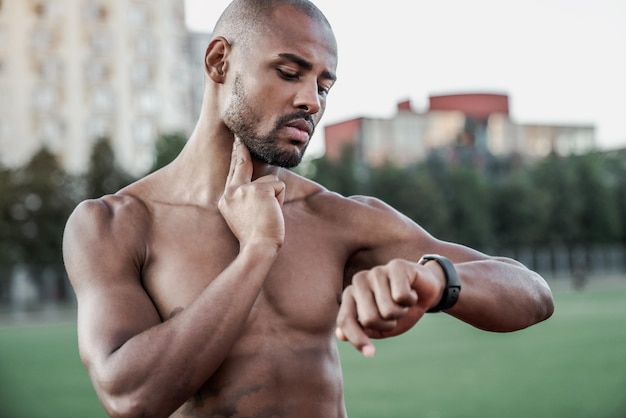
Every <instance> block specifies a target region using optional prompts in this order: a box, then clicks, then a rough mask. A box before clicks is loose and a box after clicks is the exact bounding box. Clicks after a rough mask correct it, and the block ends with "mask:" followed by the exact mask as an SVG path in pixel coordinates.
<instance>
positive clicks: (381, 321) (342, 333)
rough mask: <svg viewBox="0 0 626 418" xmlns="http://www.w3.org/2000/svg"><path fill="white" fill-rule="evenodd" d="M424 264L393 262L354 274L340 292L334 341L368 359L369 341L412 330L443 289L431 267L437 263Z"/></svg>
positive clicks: (440, 278) (371, 351) (371, 350)
mask: <svg viewBox="0 0 626 418" xmlns="http://www.w3.org/2000/svg"><path fill="white" fill-rule="evenodd" d="M428 264H429V266H428V267H426V266H425V265H421V264H419V263H414V262H410V261H407V260H400V259H397V260H392V261H390V262H389V263H387V264H386V265H384V266H378V267H374V268H373V269H371V270H364V271H360V272H358V273H357V274H355V275H354V277H353V278H352V284H351V285H350V286H348V287H346V289H345V290H344V292H343V297H342V301H341V308H340V309H339V314H338V315H337V330H336V335H337V338H339V339H340V340H343V341H349V342H350V343H351V344H352V345H353V346H354V347H355V348H356V349H357V350H359V351H360V352H361V353H362V354H363V355H364V356H366V357H372V356H374V352H375V349H374V345H373V344H372V342H371V340H370V338H387V337H393V336H395V335H399V334H402V333H403V332H405V331H407V330H408V329H410V328H411V327H413V325H415V323H417V321H419V319H420V318H421V317H422V316H423V315H424V313H425V312H426V311H427V310H428V309H430V307H432V306H434V305H435V304H436V303H437V302H438V301H439V298H441V294H442V291H443V288H444V286H445V278H444V277H443V272H442V271H441V270H440V268H439V267H438V266H436V267H434V266H433V265H436V264H437V263H428ZM431 266H433V267H434V268H433V269H432V270H431V268H430V267H431ZM435 268H438V269H439V272H438V271H437V270H435Z"/></svg>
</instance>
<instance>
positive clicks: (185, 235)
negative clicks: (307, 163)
mask: <svg viewBox="0 0 626 418" xmlns="http://www.w3.org/2000/svg"><path fill="white" fill-rule="evenodd" d="M188 212H189V213H187V214H182V215H181V214H180V213H178V214H177V216H175V217H174V216H170V214H168V213H167V212H166V213H163V214H159V213H157V216H156V218H155V222H154V226H153V228H152V230H151V231H150V234H149V240H148V242H147V247H148V252H147V253H148V256H147V259H146V260H145V264H144V269H143V284H144V287H145V289H146V291H147V292H148V294H149V295H150V297H151V298H152V300H153V302H154V304H155V306H156V308H157V309H158V311H159V313H160V315H161V318H162V319H163V320H166V319H168V318H170V317H171V316H172V315H173V314H175V313H176V312H177V311H179V310H181V309H185V308H186V307H187V306H189V305H190V304H191V303H193V301H194V300H195V299H196V298H197V297H198V295H199V294H200V293H201V292H203V291H204V290H205V289H206V288H207V287H208V286H209V285H210V284H211V282H212V281H213V280H215V279H216V278H217V277H218V276H219V275H220V273H221V272H222V271H223V270H224V269H226V267H228V265H229V264H230V263H231V262H232V261H233V260H234V259H235V258H236V257H237V254H238V251H239V243H238V242H237V240H236V238H235V237H234V236H233V235H232V233H231V232H230V230H229V229H228V226H227V225H226V224H225V223H224V221H223V219H222V218H221V216H219V214H218V213H203V212H200V211H198V210H189V211H188ZM159 215H160V216H159ZM185 215H186V216H185ZM285 230H286V237H285V242H284V244H283V247H282V248H281V250H280V253H279V256H278V258H277V259H276V261H275V263H274V265H273V267H272V269H271V271H270V272H269V274H268V275H267V277H266V280H265V282H264V285H263V286H262V289H261V290H260V292H259V294H258V297H257V300H256V302H255V304H254V306H253V310H252V312H251V314H250V319H249V322H250V323H255V325H257V324H282V326H285V327H288V328H290V329H297V330H301V331H304V332H315V333H317V332H323V333H325V332H328V331H330V330H331V329H332V328H333V327H334V324H335V319H336V314H337V311H338V307H339V304H338V301H339V299H340V295H341V292H342V290H343V289H342V287H343V273H344V267H345V263H346V260H347V258H348V254H347V251H346V249H345V245H343V244H342V243H341V241H340V240H338V239H336V234H335V232H336V230H333V226H332V225H329V224H327V223H326V222H325V221H324V220H323V219H319V218H317V217H316V216H315V215H314V214H311V213H307V212H303V211H299V210H289V209H286V210H285ZM240 283H241V285H242V286H244V285H245V278H241V281H240ZM216 315H219V313H217V312H216Z"/></svg>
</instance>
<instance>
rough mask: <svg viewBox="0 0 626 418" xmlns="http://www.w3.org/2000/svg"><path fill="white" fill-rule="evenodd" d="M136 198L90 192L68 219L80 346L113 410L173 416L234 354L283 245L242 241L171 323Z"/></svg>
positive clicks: (67, 253) (67, 239) (112, 412)
mask: <svg viewBox="0 0 626 418" xmlns="http://www.w3.org/2000/svg"><path fill="white" fill-rule="evenodd" d="M113 199H117V197H115V198H113ZM131 205H132V204H131ZM135 205H137V204H135ZM127 206H128V205H127V204H121V205H120V204H116V203H115V202H114V203H113V204H111V202H107V201H106V200H103V199H100V200H93V201H87V202H84V203H82V204H81V205H79V206H78V207H77V209H76V210H75V211H74V213H73V214H72V216H71V217H70V219H69V220H68V224H67V227H66V231H65V234H64V259H65V264H66V269H67V271H68V274H69V276H70V279H71V281H72V285H73V286H74V289H75V292H76V296H77V299H78V337H79V346H80V354H81V358H82V360H83V362H84V364H85V366H86V368H87V370H88V372H89V375H90V377H91V379H92V382H93V385H94V387H95V389H96V392H97V394H98V396H99V398H100V400H101V402H102V404H103V405H104V407H105V409H106V410H107V412H108V413H109V414H110V415H111V416H151V417H157V416H169V415H170V414H171V413H172V412H173V411H175V410H176V409H177V408H178V407H179V406H180V405H181V404H182V403H184V402H185V401H186V400H187V399H188V398H189V397H190V396H191V395H193V393H194V392H195V391H197V390H198V389H199V388H200V387H201V386H202V384H203V383H204V382H205V381H206V380H207V379H208V378H209V377H210V376H211V375H212V374H213V372H214V371H215V370H216V369H217V368H218V367H219V365H220V364H221V362H222V361H223V359H224V358H225V356H226V355H227V353H228V351H229V350H230V348H231V346H232V344H233V342H234V341H235V339H236V337H237V335H238V333H239V330H240V329H241V327H242V326H243V324H244V323H245V321H246V319H247V317H248V314H249V311H250V308H251V306H252V305H253V303H254V301H255V299H256V297H257V295H258V292H259V290H260V288H261V286H262V284H263V281H264V280H265V277H266V275H267V273H268V271H269V270H270V268H271V266H272V264H273V262H274V260H275V257H276V254H277V248H276V247H273V246H271V245H265V244H263V243H259V244H256V243H255V244H251V245H246V246H243V247H242V249H241V252H240V254H239V255H238V256H237V258H236V259H235V260H234V262H233V263H231V265H230V266H229V267H228V268H227V269H226V270H224V271H223V272H222V273H221V274H220V275H219V276H218V277H217V278H215V279H214V280H213V281H212V282H211V284H210V285H209V286H207V288H206V289H205V290H204V291H203V292H202V293H201V294H200V295H199V297H198V298H197V300H196V301H194V302H193V303H192V304H191V305H190V306H188V307H187V308H186V309H185V310H184V311H183V312H181V313H180V314H178V315H176V316H175V317H174V318H172V319H170V320H167V321H165V322H162V321H161V318H160V316H159V314H158V313H157V311H156V308H155V306H154V305H153V303H152V301H151V299H150V298H149V297H148V295H147V294H146V292H145V291H144V289H143V287H142V285H141V280H140V270H141V265H140V264H141V258H142V255H141V251H143V248H138V247H141V246H142V245H143V242H144V241H143V239H142V236H141V234H142V228H141V225H138V222H137V218H136V217H135V216H133V213H132V212H134V211H136V208H132V207H127ZM133 218H134V219H133ZM139 224H140V222H139ZM243 278H245V284H244V283H243V282H242V279H243Z"/></svg>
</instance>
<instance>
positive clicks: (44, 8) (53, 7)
mask: <svg viewBox="0 0 626 418" xmlns="http://www.w3.org/2000/svg"><path fill="white" fill-rule="evenodd" d="M32 8H33V13H34V14H35V16H37V17H38V18H40V19H52V18H57V17H59V16H60V15H61V14H62V12H63V11H62V10H61V5H60V4H59V2H55V1H50V0H36V1H34V2H33V3H32Z"/></svg>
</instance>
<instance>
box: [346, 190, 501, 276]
mask: <svg viewBox="0 0 626 418" xmlns="http://www.w3.org/2000/svg"><path fill="white" fill-rule="evenodd" d="M353 200H356V201H357V202H359V203H360V209H361V212H362V213H361V214H360V215H359V217H357V218H356V219H360V220H359V225H358V228H357V229H358V230H360V231H363V233H362V235H361V237H360V239H361V241H362V242H363V243H364V244H363V245H362V249H360V250H359V251H358V252H356V253H355V254H354V255H353V256H352V258H351V263H350V265H351V267H352V270H353V271H358V270H363V269H370V268H372V267H374V266H377V265H383V264H386V263H388V262H389V261H391V260H393V259H396V258H402V259H405V260H410V261H418V260H419V259H420V258H421V257H422V255H424V254H433V253H434V254H440V255H442V256H445V257H447V258H449V259H450V260H452V261H453V262H455V263H460V262H466V261H474V260H482V259H487V258H489V257H488V256H487V255H485V254H483V253H481V252H479V251H477V250H474V249H471V248H469V247H466V246H464V245H460V244H455V243H452V242H447V241H443V240H440V239H438V238H436V237H434V236H433V235H431V234H430V233H429V232H428V231H426V230H425V229H424V228H422V227H421V226H420V225H418V224H417V223H416V222H414V221H413V220H411V219H410V218H408V217H407V216H405V215H404V214H402V213H400V212H398V211H397V210H396V209H394V208H393V207H391V206H389V205H387V204H386V203H384V202H382V201H380V200H378V199H375V198H366V197H355V198H353Z"/></svg>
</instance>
